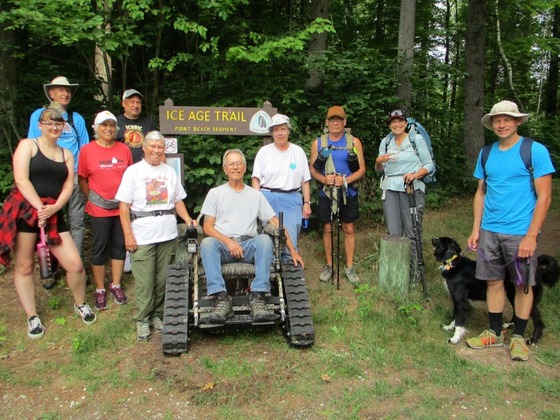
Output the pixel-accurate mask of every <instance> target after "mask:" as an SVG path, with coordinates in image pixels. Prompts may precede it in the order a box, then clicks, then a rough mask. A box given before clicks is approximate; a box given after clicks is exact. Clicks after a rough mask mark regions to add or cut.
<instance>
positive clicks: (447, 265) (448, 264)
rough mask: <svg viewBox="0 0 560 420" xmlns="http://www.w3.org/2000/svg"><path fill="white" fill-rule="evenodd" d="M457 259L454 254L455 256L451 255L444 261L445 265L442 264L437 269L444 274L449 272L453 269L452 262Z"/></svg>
mask: <svg viewBox="0 0 560 420" xmlns="http://www.w3.org/2000/svg"><path fill="white" fill-rule="evenodd" d="M457 257H458V255H457V254H455V255H453V256H452V257H451V258H449V259H447V260H445V263H444V264H442V265H440V266H439V267H438V268H439V271H441V272H442V273H443V272H445V271H449V270H451V269H452V268H454V267H455V266H454V265H453V261H454V260H455V259H456V258H457Z"/></svg>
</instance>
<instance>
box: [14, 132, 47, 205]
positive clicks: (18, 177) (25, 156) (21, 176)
mask: <svg viewBox="0 0 560 420" xmlns="http://www.w3.org/2000/svg"><path fill="white" fill-rule="evenodd" d="M36 148H37V146H36V145H35V143H34V142H33V141H32V140H29V139H25V140H22V141H20V142H19V145H18V147H17V149H16V151H15V153H14V158H13V161H12V163H13V166H14V182H15V184H16V187H17V188H18V189H19V191H20V192H21V193H22V194H23V196H24V197H25V199H26V200H27V201H28V202H29V204H31V205H32V206H33V207H35V209H37V210H40V209H41V207H43V202H42V201H41V198H40V197H39V195H38V194H37V191H35V187H33V184H31V181H30V180H29V163H30V162H31V158H32V157H33V153H34V151H35V149H36Z"/></svg>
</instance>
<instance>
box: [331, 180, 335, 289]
mask: <svg viewBox="0 0 560 420" xmlns="http://www.w3.org/2000/svg"><path fill="white" fill-rule="evenodd" d="M333 201H334V188H333V187H331V264H332V267H331V284H332V285H333V286H334V220H335V214H334V211H333Z"/></svg>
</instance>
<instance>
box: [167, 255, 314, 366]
mask: <svg viewBox="0 0 560 420" xmlns="http://www.w3.org/2000/svg"><path fill="white" fill-rule="evenodd" d="M186 273H187V267H186V266H184V265H179V264H173V265H170V266H169V269H168V273H167V282H166V289H165V309H164V314H165V315H164V320H163V321H164V326H163V334H162V341H163V352H164V353H165V354H168V355H178V354H181V353H186V352H187V351H188V330H189V325H188V323H189V315H188V312H189V298H190V293H189V279H187V278H185V274H186ZM282 273H283V280H284V290H285V300H286V306H287V312H288V317H289V322H287V323H286V325H284V328H285V335H286V338H287V340H288V342H289V343H290V344H291V345H292V346H293V347H296V348H306V347H310V346H312V345H313V343H314V342H315V329H314V327H313V318H312V315H311V307H310V305H309V297H308V294H307V286H306V283H305V279H304V277H303V272H302V269H301V267H295V266H293V265H291V264H283V266H282Z"/></svg>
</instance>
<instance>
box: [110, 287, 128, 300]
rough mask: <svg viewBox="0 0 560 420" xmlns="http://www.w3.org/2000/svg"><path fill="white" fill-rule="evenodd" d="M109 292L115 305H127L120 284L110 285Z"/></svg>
mask: <svg viewBox="0 0 560 420" xmlns="http://www.w3.org/2000/svg"><path fill="white" fill-rule="evenodd" d="M109 291H110V292H111V294H112V295H113V297H114V298H115V303H116V304H117V305H122V304H125V303H128V298H127V297H126V295H125V294H124V290H123V289H122V287H121V285H120V284H115V285H113V283H111V285H110V286H109Z"/></svg>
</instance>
